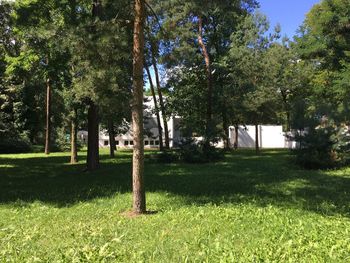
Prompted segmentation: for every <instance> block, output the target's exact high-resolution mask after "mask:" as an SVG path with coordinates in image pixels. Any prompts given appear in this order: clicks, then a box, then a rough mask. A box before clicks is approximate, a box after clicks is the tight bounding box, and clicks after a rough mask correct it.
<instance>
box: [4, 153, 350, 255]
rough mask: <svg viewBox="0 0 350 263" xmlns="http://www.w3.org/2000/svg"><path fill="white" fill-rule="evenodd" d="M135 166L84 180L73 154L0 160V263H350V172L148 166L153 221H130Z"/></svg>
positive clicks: (110, 166) (106, 165) (230, 162)
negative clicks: (73, 160)
mask: <svg viewBox="0 0 350 263" xmlns="http://www.w3.org/2000/svg"><path fill="white" fill-rule="evenodd" d="M130 157H131V153H128V152H119V153H118V155H117V157H116V158H115V159H110V158H108V155H107V152H103V155H102V168H101V169H100V170H99V171H97V172H95V173H84V172H82V170H83V168H84V164H83V162H82V163H81V164H78V165H74V166H72V165H69V164H68V163H67V162H68V161H69V157H68V154H63V153H57V154H51V155H50V156H49V157H46V156H44V155H43V154H21V155H0V262H350V169H343V170H339V171H305V170H301V169H300V168H298V167H297V166H295V165H294V164H293V162H292V158H291V156H290V155H289V153H288V152H287V151H264V152H263V153H262V154H261V156H259V157H256V156H255V155H254V152H253V151H241V152H237V153H232V154H228V155H227V156H226V158H225V160H223V161H222V162H218V163H212V164H201V165H195V164H157V163H155V162H154V161H151V160H148V161H146V171H145V176H146V188H147V204H148V209H149V210H152V211H157V213H156V214H153V215H148V216H141V217H137V218H127V217H125V216H122V215H121V212H123V211H128V210H130V208H131V172H130V169H131V163H130Z"/></svg>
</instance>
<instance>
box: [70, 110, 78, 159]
mask: <svg viewBox="0 0 350 263" xmlns="http://www.w3.org/2000/svg"><path fill="white" fill-rule="evenodd" d="M77 136H78V127H77V110H76V109H74V110H73V116H72V120H71V132H70V137H71V138H70V142H71V146H70V148H71V155H70V163H71V164H75V163H77V162H78V149H77Z"/></svg>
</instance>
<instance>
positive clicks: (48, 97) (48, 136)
mask: <svg viewBox="0 0 350 263" xmlns="http://www.w3.org/2000/svg"><path fill="white" fill-rule="evenodd" d="M47 63H48V60H47ZM50 143H51V86H50V79H49V78H47V80H46V132H45V154H50Z"/></svg>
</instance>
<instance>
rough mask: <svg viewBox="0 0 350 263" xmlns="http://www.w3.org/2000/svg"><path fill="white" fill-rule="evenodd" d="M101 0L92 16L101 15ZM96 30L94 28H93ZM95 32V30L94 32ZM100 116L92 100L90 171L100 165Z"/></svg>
mask: <svg viewBox="0 0 350 263" xmlns="http://www.w3.org/2000/svg"><path fill="white" fill-rule="evenodd" d="M101 8H102V6H101V1H100V0H93V1H92V17H93V18H97V17H99V16H100V15H101ZM92 31H94V29H93V30H92ZM93 33H94V32H93ZM98 139H99V118H98V106H97V105H96V104H95V102H93V101H92V100H90V102H89V110H88V149H87V157H86V158H87V159H86V166H87V170H88V171H94V170H96V169H98V168H99V167H100V159H99V144H98Z"/></svg>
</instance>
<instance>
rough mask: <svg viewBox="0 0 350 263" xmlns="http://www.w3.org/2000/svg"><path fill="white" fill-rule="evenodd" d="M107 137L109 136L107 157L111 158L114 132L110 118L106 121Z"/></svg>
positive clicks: (113, 147)
mask: <svg viewBox="0 0 350 263" xmlns="http://www.w3.org/2000/svg"><path fill="white" fill-rule="evenodd" d="M108 136H109V156H110V157H111V158H114V157H115V154H114V151H115V149H116V148H115V132H114V123H113V120H112V119H111V118H109V120H108Z"/></svg>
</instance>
